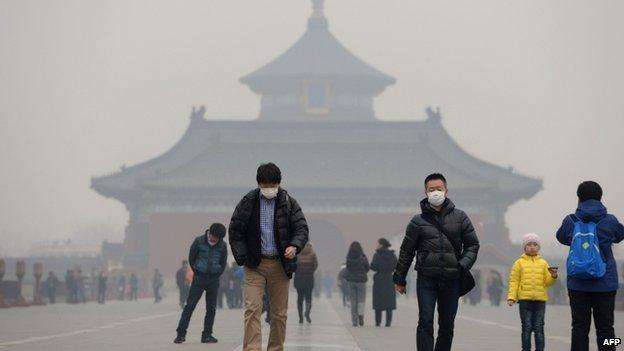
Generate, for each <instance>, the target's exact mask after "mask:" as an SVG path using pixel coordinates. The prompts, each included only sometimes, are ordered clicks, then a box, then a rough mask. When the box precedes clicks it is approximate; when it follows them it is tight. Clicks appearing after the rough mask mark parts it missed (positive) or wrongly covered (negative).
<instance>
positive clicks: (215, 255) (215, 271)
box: [189, 234, 227, 276]
mask: <svg viewBox="0 0 624 351" xmlns="http://www.w3.org/2000/svg"><path fill="white" fill-rule="evenodd" d="M189 264H190V265H191V268H192V269H193V273H195V274H196V275H203V276H220V275H221V274H222V273H223V271H224V270H225V267H226V266H227V245H226V244H225V242H223V240H219V241H218V242H217V243H216V244H215V245H214V246H213V245H210V244H209V243H208V238H207V235H205V234H204V235H200V236H198V237H197V238H195V241H193V244H192V245H191V249H190V250H189Z"/></svg>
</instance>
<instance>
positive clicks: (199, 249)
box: [173, 223, 227, 344]
mask: <svg viewBox="0 0 624 351" xmlns="http://www.w3.org/2000/svg"><path fill="white" fill-rule="evenodd" d="M223 237H225V226H224V225H223V224H221V223H214V224H213V225H211V226H210V229H208V230H206V232H205V233H204V234H203V235H200V236H198V237H197V238H195V240H194V241H193V244H192V245H191V249H190V251H189V260H188V261H189V264H190V266H191V269H192V270H193V282H192V283H191V289H190V290H189V293H188V298H187V300H186V306H184V310H183V311H182V316H181V317H180V323H178V328H177V329H176V331H177V333H178V335H177V337H176V338H175V340H174V341H173V342H174V343H176V344H180V343H183V342H184V341H186V329H187V328H188V325H189V322H190V320H191V315H192V314H193V311H194V310H195V306H197V302H198V301H199V299H200V298H201V296H202V294H203V293H204V291H206V316H205V317H204V331H203V332H202V337H201V342H202V343H215V342H217V339H216V338H215V337H213V336H212V326H213V324H214V318H215V311H216V308H217V293H218V291H219V278H220V277H221V274H223V271H224V270H225V267H226V265H227V245H226V244H225V243H224V242H223Z"/></svg>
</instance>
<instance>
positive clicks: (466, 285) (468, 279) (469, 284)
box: [420, 213, 475, 296]
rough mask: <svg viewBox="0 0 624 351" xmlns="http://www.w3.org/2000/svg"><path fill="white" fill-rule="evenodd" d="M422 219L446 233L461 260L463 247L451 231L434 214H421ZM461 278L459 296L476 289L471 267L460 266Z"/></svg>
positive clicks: (456, 255)
mask: <svg viewBox="0 0 624 351" xmlns="http://www.w3.org/2000/svg"><path fill="white" fill-rule="evenodd" d="M420 216H421V218H422V219H424V220H425V221H427V222H428V223H430V224H431V225H433V226H434V227H436V228H437V229H438V230H439V231H440V233H442V234H444V236H445V237H446V238H447V239H448V241H449V242H450V243H451V245H453V251H455V257H457V262H459V259H460V257H461V254H460V252H461V249H460V248H458V247H457V246H456V245H455V241H453V239H451V236H450V235H449V233H448V232H447V231H446V228H444V227H443V226H442V225H441V224H440V222H438V221H437V220H436V219H435V218H434V217H433V216H431V215H429V214H424V213H423V214H421V215H420ZM459 270H460V271H459V280H460V283H461V288H460V291H459V296H464V295H466V294H467V293H469V292H470V290H472V289H474V287H475V280H474V277H473V276H472V273H470V270H469V269H463V268H461V266H460V267H459Z"/></svg>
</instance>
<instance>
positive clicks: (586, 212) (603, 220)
mask: <svg viewBox="0 0 624 351" xmlns="http://www.w3.org/2000/svg"><path fill="white" fill-rule="evenodd" d="M575 214H576V216H577V217H578V218H579V219H581V220H582V221H586V222H594V223H598V226H597V229H596V231H597V236H598V243H599V246H600V252H601V253H602V256H603V257H604V258H605V260H606V263H607V271H606V273H605V275H604V276H603V277H602V278H599V279H579V278H573V277H570V276H568V289H569V290H577V291H590V292H591V291H614V290H617V289H618V284H619V283H618V273H617V267H616V263H615V258H613V251H612V250H611V245H613V243H619V242H620V241H622V240H624V226H622V223H620V222H619V221H618V219H617V218H616V217H615V216H614V215H611V214H608V213H607V209H606V207H604V205H603V204H602V203H601V202H600V201H598V200H587V201H584V202H581V203H580V204H579V206H578V208H577V209H576V213H575ZM573 231H574V221H573V220H572V218H570V216H566V218H564V219H563V223H562V224H561V227H560V228H559V230H558V231H557V240H559V242H560V243H562V244H563V245H568V246H570V242H571V241H572V236H573V234H574V233H573Z"/></svg>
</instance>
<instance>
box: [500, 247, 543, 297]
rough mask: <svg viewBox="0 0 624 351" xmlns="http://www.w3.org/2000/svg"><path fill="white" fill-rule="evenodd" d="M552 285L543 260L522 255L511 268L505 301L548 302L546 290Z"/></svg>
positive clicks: (539, 257)
mask: <svg viewBox="0 0 624 351" xmlns="http://www.w3.org/2000/svg"><path fill="white" fill-rule="evenodd" d="M554 283H555V278H553V277H552V276H551V275H550V272H548V262H546V260H545V259H543V258H542V257H541V256H540V255H537V256H529V255H527V254H522V256H520V258H519V259H517V260H516V262H514V264H513V267H511V274H510V275H509V292H508V293H507V300H514V301H518V300H533V301H548V293H547V292H546V288H548V287H549V286H551V285H553V284H554Z"/></svg>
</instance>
